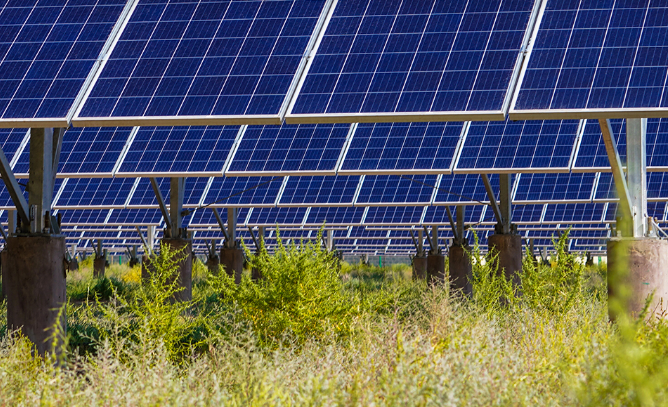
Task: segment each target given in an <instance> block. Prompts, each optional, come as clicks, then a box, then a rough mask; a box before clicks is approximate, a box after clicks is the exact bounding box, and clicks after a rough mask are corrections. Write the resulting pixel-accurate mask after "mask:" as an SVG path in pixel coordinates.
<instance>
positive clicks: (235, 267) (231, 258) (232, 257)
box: [220, 248, 244, 284]
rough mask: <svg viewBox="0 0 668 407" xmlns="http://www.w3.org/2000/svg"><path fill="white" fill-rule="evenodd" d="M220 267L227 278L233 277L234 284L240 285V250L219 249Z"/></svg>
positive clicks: (241, 264)
mask: <svg viewBox="0 0 668 407" xmlns="http://www.w3.org/2000/svg"><path fill="white" fill-rule="evenodd" d="M220 265H221V266H222V267H223V269H225V272H226V273H227V275H228V276H230V277H234V282H235V283H237V284H240V283H241V273H243V271H244V251H243V250H242V249H236V248H234V249H232V248H222V249H220Z"/></svg>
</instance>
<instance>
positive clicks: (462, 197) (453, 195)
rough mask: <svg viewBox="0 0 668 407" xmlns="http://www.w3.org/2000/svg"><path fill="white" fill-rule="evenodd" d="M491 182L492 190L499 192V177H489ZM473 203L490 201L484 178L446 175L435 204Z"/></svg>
mask: <svg viewBox="0 0 668 407" xmlns="http://www.w3.org/2000/svg"><path fill="white" fill-rule="evenodd" d="M489 182H490V184H491V185H492V189H493V190H494V191H495V192H497V196H496V198H497V199H498V191H499V176H498V175H496V174H492V175H490V176H489ZM471 201H483V202H487V201H489V197H488V196H487V190H486V189H485V184H484V183H483V182H482V177H481V176H480V175H478V174H455V175H444V176H443V179H441V184H440V185H439V187H438V192H437V193H436V199H435V200H434V202H471Z"/></svg>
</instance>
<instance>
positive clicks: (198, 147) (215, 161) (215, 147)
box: [119, 126, 239, 173]
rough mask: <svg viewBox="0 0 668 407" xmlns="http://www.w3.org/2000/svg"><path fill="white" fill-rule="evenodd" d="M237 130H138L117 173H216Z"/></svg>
mask: <svg viewBox="0 0 668 407" xmlns="http://www.w3.org/2000/svg"><path fill="white" fill-rule="evenodd" d="M238 131H239V127H238V126H209V127H195V126H193V127H141V128H139V131H138V132H137V134H136V135H135V138H134V141H133V142H132V145H131V146H130V149H129V150H128V153H127V156H126V157H125V160H123V165H121V168H120V170H119V172H139V173H151V172H153V173H165V172H204V171H205V172H219V173H222V170H223V166H224V164H225V160H226V159H227V156H228V154H229V152H230V149H231V148H232V144H233V143H234V139H235V137H236V136H237V133H238Z"/></svg>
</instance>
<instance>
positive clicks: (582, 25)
mask: <svg viewBox="0 0 668 407" xmlns="http://www.w3.org/2000/svg"><path fill="white" fill-rule="evenodd" d="M546 5H547V7H546V8H545V10H544V12H543V13H542V15H541V17H539V22H538V24H539V29H538V30H537V31H536V35H535V40H534V41H532V43H533V44H532V47H531V48H532V49H530V53H529V57H528V58H529V60H528V63H527V64H525V66H524V68H523V71H522V74H521V76H520V78H522V79H521V82H520V86H519V87H518V90H517V93H516V95H515V97H514V101H513V107H512V109H511V111H510V118H511V119H526V118H531V117H542V118H546V117H563V118H575V117H580V118H586V117H591V118H602V117H624V115H628V112H630V111H634V112H638V113H640V112H642V115H643V116H644V117H648V116H651V117H661V116H663V117H665V116H666V115H668V109H666V105H667V104H668V98H667V97H666V96H665V89H666V77H667V74H668V59H667V58H666V57H667V56H668V50H667V48H666V33H667V32H668V31H667V29H668V22H667V21H666V18H665V13H666V5H665V3H663V2H652V1H649V0H639V1H626V2H619V1H614V0H601V1H595V2H574V1H568V0H551V1H547V2H546Z"/></svg>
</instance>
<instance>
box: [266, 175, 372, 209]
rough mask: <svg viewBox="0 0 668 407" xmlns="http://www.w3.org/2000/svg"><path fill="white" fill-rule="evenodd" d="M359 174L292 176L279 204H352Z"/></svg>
mask: <svg viewBox="0 0 668 407" xmlns="http://www.w3.org/2000/svg"><path fill="white" fill-rule="evenodd" d="M359 183H360V177H358V176H338V177H290V178H289V179H288V181H287V183H286V184H285V189H284V191H283V195H282V196H281V200H280V202H279V205H283V206H285V205H304V204H313V205H316V206H320V205H346V204H347V205H352V203H353V200H354V198H355V192H356V191H357V188H358V186H359Z"/></svg>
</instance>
